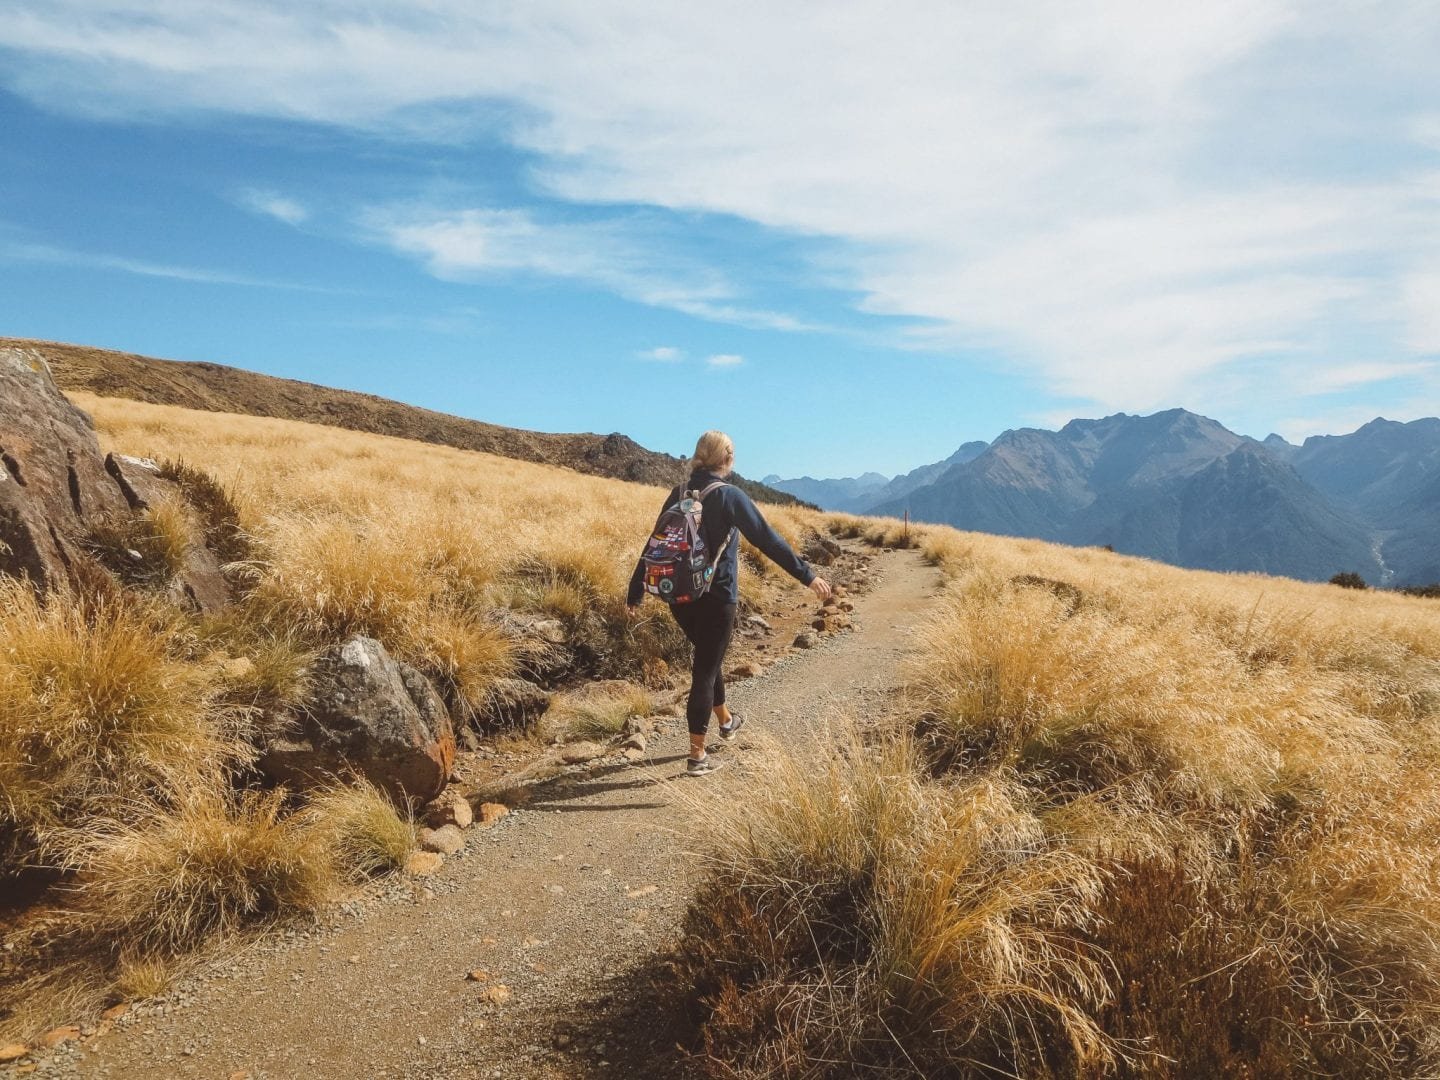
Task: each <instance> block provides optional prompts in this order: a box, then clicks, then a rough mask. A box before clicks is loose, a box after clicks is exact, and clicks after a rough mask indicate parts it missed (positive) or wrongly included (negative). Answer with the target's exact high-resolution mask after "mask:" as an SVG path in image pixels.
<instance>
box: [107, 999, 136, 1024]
mask: <svg viewBox="0 0 1440 1080" xmlns="http://www.w3.org/2000/svg"><path fill="white" fill-rule="evenodd" d="M129 1011H130V1003H129V1002H128V1001H122V1002H121V1003H120V1004H119V1005H111V1006H110V1008H108V1009H106V1010H105V1011H104V1012H102V1013H101V1014H100V1019H101V1020H119V1019H120V1017H122V1016H124V1015H125V1014H126V1013H127V1012H129Z"/></svg>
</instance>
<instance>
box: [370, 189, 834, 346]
mask: <svg viewBox="0 0 1440 1080" xmlns="http://www.w3.org/2000/svg"><path fill="white" fill-rule="evenodd" d="M365 225H366V228H367V229H368V231H369V232H370V233H371V234H372V235H373V236H375V237H377V238H378V239H379V240H380V241H381V242H383V243H385V244H387V245H389V246H390V247H392V248H393V249H395V250H396V251H399V252H401V253H403V254H406V255H410V256H413V257H415V258H417V259H419V260H420V261H421V262H422V263H423V264H424V265H425V267H426V269H428V270H429V272H430V273H432V274H434V275H435V276H436V277H440V278H446V279H450V280H465V281H469V280H483V279H485V278H487V277H498V276H502V275H514V274H533V275H537V276H540V277H548V278H556V279H563V280H569V281H576V282H581V283H584V284H587V285H592V286H595V287H598V288H601V289H605V290H607V291H609V292H613V293H615V294H617V295H619V296H622V297H624V298H625V299H627V300H633V301H635V302H637V303H641V304H647V305H649V306H651V307H658V308H668V309H671V310H674V311H681V312H684V313H686V314H690V315H697V316H699V317H701V318H705V319H710V320H712V321H716V322H727V323H735V324H737V325H740V326H749V327H761V328H765V329H780V330H796V329H801V328H803V327H804V326H805V325H806V324H804V323H802V322H801V321H800V320H798V319H792V318H791V317H789V316H786V315H783V314H781V313H777V312H772V311H766V310H762V309H755V308H749V307H745V306H743V305H741V304H738V303H736V302H734V298H735V293H736V289H735V287H734V286H733V285H732V284H731V283H730V282H729V281H728V280H726V279H725V278H724V277H723V276H722V275H721V274H719V273H718V272H717V271H715V270H713V269H711V268H710V267H707V266H705V265H703V264H697V263H696V262H694V261H692V260H689V259H685V258H683V257H681V256H679V255H678V254H677V253H675V252H674V251H671V250H667V246H666V245H665V244H664V243H663V242H662V241H659V240H657V239H656V238H654V237H651V236H649V235H647V232H646V228H645V226H644V225H643V223H637V222H635V221H632V220H626V219H623V218H611V219H600V220H589V221H546V220H543V219H541V218H539V217H537V216H536V215H535V214H532V213H530V212H529V211H525V210H517V209H509V208H506V209H493V208H484V209H463V210H453V211H445V210H430V209H418V210H417V209H412V208H403V207H387V208H377V209H372V210H371V211H369V212H368V213H367V214H366V215H365Z"/></svg>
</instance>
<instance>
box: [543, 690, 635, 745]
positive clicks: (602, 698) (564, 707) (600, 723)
mask: <svg viewBox="0 0 1440 1080" xmlns="http://www.w3.org/2000/svg"><path fill="white" fill-rule="evenodd" d="M653 705H654V702H653V701H652V700H651V698H650V694H649V692H648V691H646V690H645V689H644V688H643V687H639V686H633V685H629V686H624V687H616V688H614V689H607V690H605V691H604V692H601V693H596V692H593V691H591V692H586V691H583V690H582V691H579V692H575V693H569V694H562V695H558V696H557V698H556V699H555V700H553V701H552V702H551V704H550V708H549V709H548V710H547V711H546V713H545V715H544V717H543V718H542V719H541V722H540V730H539V732H538V734H539V735H540V737H541V738H543V739H546V740H553V739H557V738H558V739H562V740H571V739H601V740H603V739H609V738H613V737H614V736H616V735H619V734H620V733H621V732H622V731H624V730H625V723H626V721H627V720H630V719H632V718H634V717H640V716H649V715H650V713H651V711H652V708H653Z"/></svg>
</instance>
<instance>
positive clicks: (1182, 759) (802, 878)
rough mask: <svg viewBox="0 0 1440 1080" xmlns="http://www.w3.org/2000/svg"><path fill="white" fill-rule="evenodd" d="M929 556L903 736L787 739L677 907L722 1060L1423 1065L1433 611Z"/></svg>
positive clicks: (1430, 919)
mask: <svg viewBox="0 0 1440 1080" xmlns="http://www.w3.org/2000/svg"><path fill="white" fill-rule="evenodd" d="M829 526H830V528H831V530H832V531H833V532H835V533H836V534H838V535H845V536H857V537H860V538H863V539H866V540H867V541H868V542H872V543H877V542H878V543H885V542H887V536H888V538H889V539H890V540H893V534H890V530H891V529H892V528H893V523H867V522H866V521H864V520H863V519H851V518H846V517H843V516H838V515H837V516H833V517H832V519H831V520H830V522H829ZM918 543H919V545H920V547H921V552H922V555H923V557H924V558H926V559H927V561H929V562H931V563H932V564H934V565H936V566H938V567H940V568H941V570H942V572H943V574H944V577H945V580H946V587H945V593H944V596H943V598H942V600H941V602H940V604H939V605H938V609H937V611H936V613H935V614H934V616H933V617H932V618H931V619H930V620H929V622H928V623H927V624H925V625H924V626H923V628H922V630H921V633H920V634H919V635H918V638H919V640H918V643H917V648H916V650H915V652H914V655H913V658H912V660H911V662H910V663H909V665H908V667H907V668H906V670H905V673H904V674H905V680H906V683H907V690H906V693H905V694H904V695H903V696H902V697H901V698H900V699H899V702H898V705H897V714H896V716H895V717H894V718H893V723H892V724H889V725H887V726H882V727H881V728H880V729H877V730H871V731H868V732H866V733H864V737H863V738H862V737H861V736H860V735H857V734H854V733H847V732H844V731H842V732H840V733H838V735H836V736H834V737H833V738H827V740H826V741H827V742H833V743H834V744H836V746H838V749H836V748H832V749H830V750H828V751H826V752H824V753H823V754H822V755H821V757H820V759H819V760H818V761H816V760H814V759H811V758H801V759H799V760H795V759H791V758H789V757H787V756H786V755H785V754H784V753H782V752H779V751H777V752H776V760H775V761H774V762H773V763H772V766H771V767H772V769H773V774H772V775H768V776H767V777H766V778H765V779H764V781H763V782H762V783H760V784H759V785H757V786H756V789H755V790H756V791H757V800H756V802H755V803H754V804H753V805H751V806H750V807H748V808H746V809H745V810H744V811H743V812H741V813H740V815H739V820H738V821H737V822H736V826H735V828H734V829H733V830H729V831H727V832H725V833H724V834H722V836H721V837H720V839H719V842H718V844H717V845H716V846H717V848H718V850H715V851H714V862H713V864H712V867H711V870H710V873H709V875H708V878H707V881H706V884H705V885H704V886H703V888H702V891H701V894H700V896H699V898H698V899H697V901H696V903H695V904H694V905H693V906H692V908H691V911H690V915H689V921H688V924H687V937H686V941H685V945H684V949H683V951H682V953H681V959H680V960H679V961H678V962H677V963H678V967H679V970H680V972H681V975H682V982H684V983H688V984H689V985H690V986H691V987H693V988H694V989H693V990H692V991H691V992H690V993H689V995H688V998H689V1001H690V1005H691V1008H692V1010H693V1011H694V1015H696V1016H698V1017H699V1018H700V1020H701V1026H700V1028H699V1034H698V1037H699V1039H700V1040H701V1041H702V1043H703V1044H704V1046H705V1048H706V1049H707V1050H708V1052H709V1054H710V1058H709V1060H710V1062H711V1064H712V1066H713V1072H714V1075H716V1076H727V1077H729V1076H754V1077H759V1076H787V1077H841V1076H849V1075H854V1074H855V1073H856V1071H857V1070H863V1071H864V1072H865V1074H866V1075H876V1076H912V1075H925V1076H931V1077H961V1076H971V1075H996V1076H1011V1075H1014V1076H1036V1077H1061V1076H1065V1077H1069V1076H1100V1075H1112V1074H1113V1075H1122V1076H1144V1077H1166V1078H1172V1077H1173V1078H1176V1080H1180V1078H1184V1077H1190V1076H1196V1075H1227V1076H1229V1075H1246V1076H1253V1077H1274V1078H1277V1080H1278V1078H1280V1077H1289V1076H1295V1075H1326V1076H1353V1077H1360V1076H1376V1075H1387V1076H1388V1075H1397V1076H1398V1075H1403V1076H1429V1075H1434V1074H1435V1072H1436V1071H1437V1070H1440V952H1437V949H1440V944H1437V943H1440V841H1437V839H1436V838H1437V836H1440V827H1437V825H1440V823H1437V816H1440V781H1437V776H1440V770H1437V765H1440V605H1437V604H1435V603H1434V602H1433V601H1428V600H1424V599H1419V598H1414V597H1407V596H1402V595H1397V594H1393V593H1386V594H1377V593H1374V592H1370V593H1361V592H1357V591H1354V590H1345V589H1340V588H1337V587H1334V586H1330V585H1310V584H1303V583H1300V582H1293V581H1286V580H1281V579H1274V578H1264V577H1260V576H1255V575H1221V574H1208V573H1200V572H1194V571H1185V570H1178V569H1174V568H1171V567H1166V566H1162V565H1159V564H1155V563H1151V562H1147V561H1144V560H1139V559H1132V558H1125V557H1122V556H1117V555H1114V554H1112V553H1109V552H1105V551H1101V550H1089V549H1073V548H1063V547H1059V546H1055V545H1050V544H1045V543H1041V542H1038V541H1026V540H1013V539H1005V538H999V537H990V536H982V535H976V534H962V533H959V532H956V531H955V530H951V529H945V528H940V527H934V526H926V527H925V528H924V529H923V530H922V531H920V533H919V535H918ZM696 816H697V818H699V819H703V820H706V821H713V820H716V819H720V820H732V819H734V817H735V811H734V809H733V808H732V807H730V806H728V805H727V807H726V808H725V809H724V811H723V812H722V811H721V808H720V807H715V806H707V807H704V808H702V809H698V810H697V814H696Z"/></svg>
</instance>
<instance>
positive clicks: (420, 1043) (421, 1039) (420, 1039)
mask: <svg viewBox="0 0 1440 1080" xmlns="http://www.w3.org/2000/svg"><path fill="white" fill-rule="evenodd" d="M426 1041H427V1040H426V1038H425V1036H424V1035H416V1036H415V1045H417V1046H424V1045H425V1043H426Z"/></svg>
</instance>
